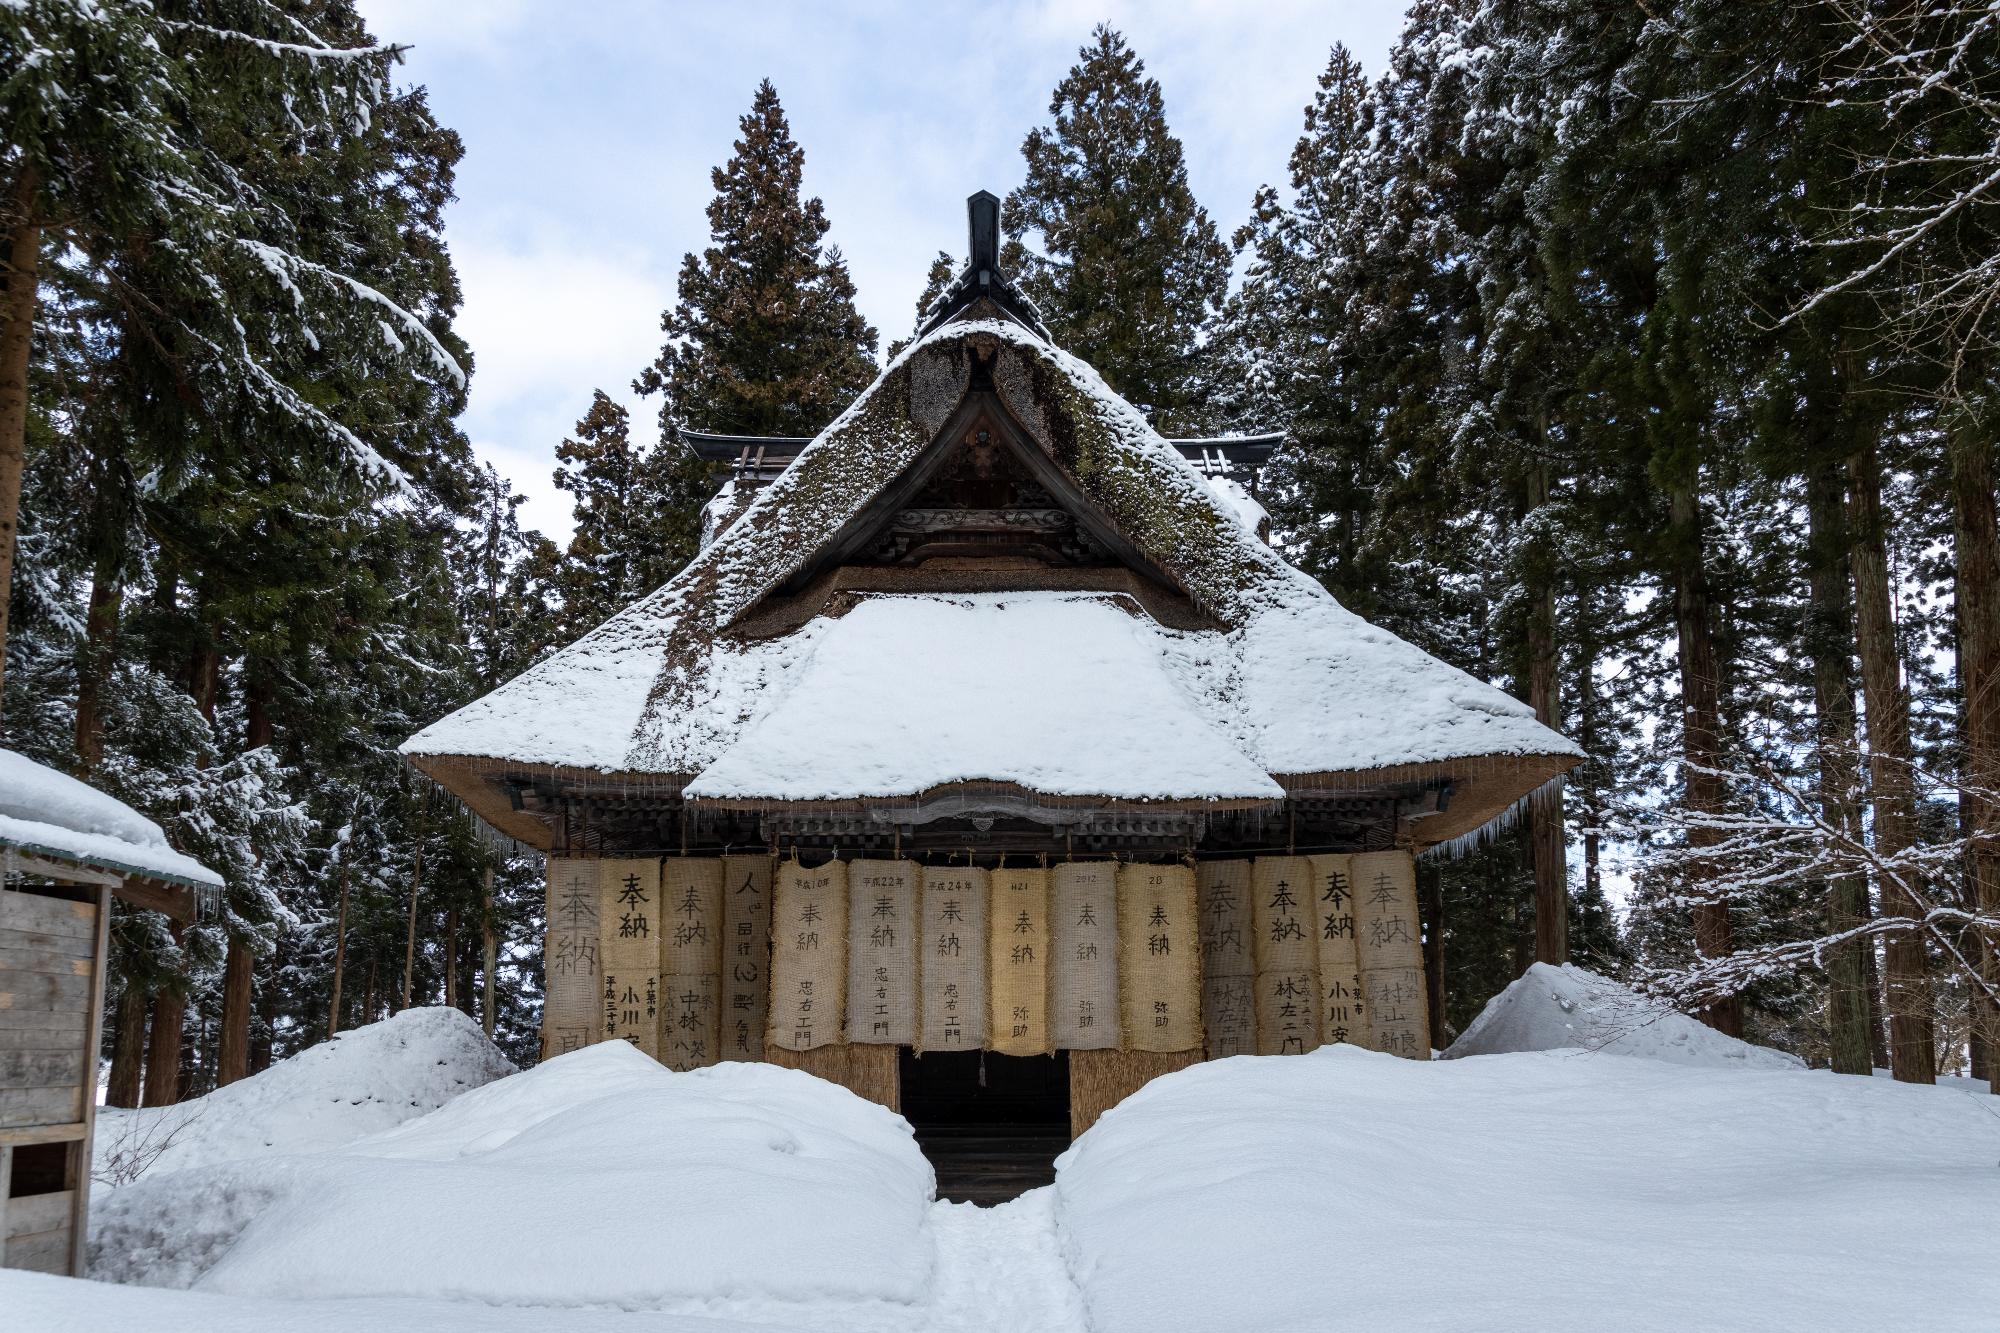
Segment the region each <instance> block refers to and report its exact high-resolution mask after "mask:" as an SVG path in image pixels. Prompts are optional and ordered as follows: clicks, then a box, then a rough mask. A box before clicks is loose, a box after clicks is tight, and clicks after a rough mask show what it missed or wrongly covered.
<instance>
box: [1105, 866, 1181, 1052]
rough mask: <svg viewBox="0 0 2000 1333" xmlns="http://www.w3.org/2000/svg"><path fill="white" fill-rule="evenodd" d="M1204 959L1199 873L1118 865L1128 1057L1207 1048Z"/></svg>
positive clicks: (1120, 964)
mask: <svg viewBox="0 0 2000 1333" xmlns="http://www.w3.org/2000/svg"><path fill="white" fill-rule="evenodd" d="M1200 953H1201V937H1200V931H1199V928H1198V927H1197V925H1196V922H1195V889H1194V871H1192V870H1190V869H1188V868H1187V867H1186V866H1157V865H1127V866H1120V867H1119V868H1118V982H1119V990H1120V996H1121V1005H1120V1007H1121V1009H1122V1011H1123V1015H1124V1022H1125V1047H1124V1048H1125V1049H1126V1050H1133V1051H1190V1050H1193V1049H1195V1048H1196V1047H1198V1046H1200V1045H1201V962H1200Z"/></svg>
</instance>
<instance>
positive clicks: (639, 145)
mask: <svg viewBox="0 0 2000 1333" xmlns="http://www.w3.org/2000/svg"><path fill="white" fill-rule="evenodd" d="M1405 3H1406V0H1267V2H1261V3H1251V2H1250V0H1241V2H1240V3H1232V0H1173V2H1171V3H1169V2H1168V0H1154V2H1152V3H1135V2H1130V0H1097V2H1096V3H1091V4H1082V3H1078V2H1077V0H1019V2H1018V3H1010V2H1009V0H989V3H986V4H979V5H972V4H963V5H955V4H945V3H941V2H940V0H930V3H888V2H886V0H883V2H879V3H854V4H826V3H812V4H807V3H791V2H790V0H733V2H732V3H718V4H706V3H704V4H694V3H671V4H670V3H660V2H657V0H655V2H652V3H648V2H646V0H361V8H362V10H363V12H364V13H365V14H366V15H367V17H368V19H369V23H370V25H371V27H372V28H373V29H374V31H375V34H376V36H377V37H378V38H380V39H382V40H385V41H393V42H396V43H399V44H407V45H409V46H410V47H411V50H410V52H409V54H408V56H407V58H406V63H405V65H404V68H403V78H404V79H406V80H407V81H409V82H412V83H420V84H423V85H424V86H426V87H428V88H429V89H430V94H431V104H432V107H433V108H434V110H435V112H436V114H437V116H438V119H439V120H440V121H442V122H443V123H444V124H446V125H448V126H450V127H451V128H453V129H455V130H457V131H458V132H459V134H460V135H461V136H463V138H464V140H465V149H466V152H465V160H464V162H463V163H461V165H460V167H459V175H458V193H459V202H458V203H457V204H455V205H454V206H453V207H452V210H451V212H450V215H449V222H448V239H449V241H450V243H451V246H452V250H453V253H454V255H455V256H456V258H457V262H458V270H459V275H460V277H461V278H462V280H463V282H464V284H465V298H466V299H465V309H464V312H463V314H462V315H461V317H460V322H459V328H460V331H461V332H462V333H463V334H464V336H465V337H466V339H467V341H468V342H470V343H471V345H472V350H473V354H474V357H475V358H476V361H477V370H476V373H475V375H474V377H473V388H472V404H471V407H470V409H469V410H468V412H467V413H466V417H465V427H466V429H467V431H468V432H469V434H470V435H471V437H472V440H473V442H474V444H475V445H476V446H477V447H478V449H479V451H480V453H481V454H482V455H483V456H484V457H486V458H487V459H489V460H491V461H492V462H493V464H494V465H495V466H496V467H498V468H499V469H500V471H501V473H502V474H503V475H505V476H507V477H510V478H511V479H512V480H513V482H514V485H515V488H516V489H517V490H518V491H520V492H521V493H522V494H524V495H526V496H527V497H528V503H527V505H526V506H525V508H524V517H525V519H526V521H527V522H528V523H529V524H530V525H532V526H535V527H539V528H541V529H542V530H543V531H545V532H548V533H550V534H551V535H553V536H556V537H559V538H562V537H567V535H568V533H569V530H570V516H569V505H568V501H567V497H565V496H563V495H562V494H561V493H560V492H558V491H557V490H556V489H555V488H554V486H553V485H552V483H551V482H550V474H551V472H552V471H553V469H554V466H555V446H556V444H557V443H558V442H559V441H560V440H561V439H562V438H563V436H564V435H565V434H566V433H567V432H568V430H569V429H570V427H571V426H572V425H573V423H574V422H575V420H576V418H577V417H578V416H580V415H581V414H582V412H583V409H584V408H585V407H586V406H587V405H588V403H589V401H590V394H591V390H593V389H595V388H603V389H604V390H605V391H606V392H608V393H611V394H613V395H615V396H617V397H619V398H621V399H623V400H624V401H626V402H627V403H630V404H634V408H635V410H634V413H633V416H634V424H635V426H636V427H639V428H640V430H641V431H642V432H643V433H644V434H645V435H646V437H647V438H651V435H652V432H653V423H652V417H653V414H654V412H655V411H656V405H655V404H653V403H647V404H638V403H637V402H636V400H635V399H634V398H633V395H632V394H631V391H630V390H631V380H632V377H633V375H634V374H635V373H636V372H637V371H638V370H639V369H640V368H641V367H642V366H644V365H645V364H646V363H647V362H649V361H650V360H651V359H652V358H653V356H654V355H655V354H656V352H657V351H658V348H659V317H660V312H661V310H662V309H663V308H664V307H665V306H667V305H669V304H671V302H672V300H673V295H674V275H675V273H676V271H677V270H678V269H679V267H680V260H681V256H682V255H683V254H684V253H686V252H687V251H689V250H692V249H697V248H699V247H700V246H701V245H703V244H704V243H705V242H706V240H707V219H706V217H705V215H704V213H703V209H704V208H705V206H706V205H707V202H708V199H709V197H710V193H711V191H710V186H709V178H708V174H709V170H710V168H712V167H714V166H716V165H718V164H720V163H721V162H723V161H725V160H726V159H727V158H728V157H729V154H730V144H731V142H732V141H733V140H734V138H735V136H736V132H737V124H736V122H737V118H738V117H739V116H741V115H742V114H743V112H744V111H745V110H747V109H748V108H749V104H750V96H751V93H752V91H753V90H754V89H755V87H756V85H757V81H758V80H759V79H763V78H769V79H770V80H771V81H772V82H773V83H775V84H776V85H777V88H778V93H779V96H780V98H781V99H782V100H783V102H784V105H785V111H786V113H787V115H788V116H789V118H790V120H791V124H792V132H793V134H794V136H795V137H796V138H797V139H798V141H799V143H800V144H801V146H803V147H804V149H805V154H806V168H805V178H806V188H807V190H808V191H809V192H810V193H812V194H815V195H818V196H819V197H820V198H821V199H823V200H824V201H825V202H826V211H827V216H828V218H829V219H830V220H831V221H832V224H833V231H832V236H831V239H832V240H833V241H834V242H836V243H837V244H839V246H840V247H841V249H842V250H843V251H845V253H846V255H847V259H848V264H849V266H850V268H851V269H852V270H853V274H854V280H855V283H856V285H857V286H858V288H859V289H860V304H861V309H862V312H863V313H864V314H865V315H866V316H867V317H868V318H869V320H870V321H871V322H873V323H874V324H875V326H876V327H877V328H878V329H879V330H881V331H882V334H883V342H884V344H885V345H886V344H887V342H888V341H889V339H890V338H893V337H896V336H899V335H901V334H902V333H904V332H906V331H907V329H908V326H909V324H910V322H911V319H912V315H913V312H914V308H915V304H916V298H917V294H918V292H919V291H921V290H922V287H923V279H924V272H925V270H926V269H927V268H928V267H929V264H930V259H931V256H932V255H934V254H935V253H936V252H937V251H938V250H940V249H946V250H950V251H951V252H952V253H953V254H959V253H961V252H962V251H963V249H964V239H965V237H964V231H965V222H964V200H965V196H966V195H968V194H970V193H972V192H973V191H974V190H978V189H988V190H992V191H993V192H994V193H995V194H999V195H1001V196H1003V197H1004V196H1005V195H1006V193H1007V191H1008V190H1009V189H1011V188H1013V187H1014V186H1015V185H1016V184H1018V183H1019V181H1020V175H1021V140H1022V138H1023V137H1024V136H1025V135H1026V134H1027V132H1028V130H1029V129H1030V128H1031V127H1033V126H1035V125H1038V124H1043V123H1045V122H1046V121H1047V118H1048V100H1049V94H1050V91H1051V90H1052V89H1053V88H1054V87H1055V84H1056V82H1057V80H1059V79H1060V78H1061V77H1062V76H1063V74H1064V72H1065V71H1066V70H1068V68H1069V67H1070V65H1071V64H1073V63H1074V62H1075V60H1076V54H1077V48H1078V46H1080V45H1081V44H1082V43H1083V42H1084V41H1085V40H1086V39H1087V38H1088V36H1089V34H1090V30H1091V28H1092V26H1093V25H1094V24H1096V23H1097V22H1099V21H1108V22H1110V23H1112V24H1113V25H1114V26H1116V27H1117V28H1119V29H1120V30H1121V31H1122V32H1124V34H1125V35H1126V37H1127V39H1128V40H1129V41H1130V42H1131V43H1132V45H1133V47H1134V48H1135V49H1136V50H1137V51H1138V53H1139V55H1140V56H1141V57H1142V58H1143V59H1144V60H1145V62H1146V66H1147V71H1148V72H1149V73H1150V74H1152V75H1153V76H1154V77H1156V78H1158V79H1159V80H1160V83H1161V85H1162V88H1163V89H1164V91H1165V94H1166V103H1167V117H1168V121H1169V123H1170V124H1171V125H1172V127H1173V129H1174V131H1175V132H1176V133H1177V134H1178V135H1179V136H1180V138H1181V141H1182V142H1183V143H1184V144H1185V145H1186V148H1187V157H1188V174H1189V177H1190V178H1191V180H1192V182H1193V185H1194V190H1195V194H1196V196H1197V197H1198V198H1199V199H1200V200H1201V201H1202V203H1203V204H1204V205H1206V206H1207V208H1208V210H1209V212H1210V214H1211V215H1212V216H1213V217H1214V218H1215V219H1216V222H1217V225H1218V226H1219V227H1221V228H1222V230H1223V232H1224V234H1225V235H1227V233H1228V232H1229V231H1230V230H1232V229H1233V228H1234V227H1235V226H1236V224H1237V223H1238V222H1240V221H1241V220H1242V219H1243V217H1244V216H1245V215H1246V214H1247V212H1248V209H1249V203H1250V199H1251V195H1252V193H1253V191H1254V190H1255V189H1256V187H1257V186H1258V185H1259V184H1260V183H1263V182H1266V181H1271V182H1280V181H1282V178H1283V176H1284V169H1285V157H1286V154H1287V153H1288V152H1289V151H1290V149H1291V145H1292V142H1293V141H1294V140H1295V139H1296V138H1297V137H1298V133H1299V126H1300V112H1301V109H1302V108H1303V107H1304V106H1305V104H1306V102H1307V101H1308V100H1309V99H1310V97H1311V95H1312V90H1313V84H1314V80H1315V79H1316V78H1317V77H1318V75H1319V72H1320V70H1321V69H1322V68H1323V67H1324V65H1325V63H1326V56H1327V51H1328V49H1329V48H1330V47H1331V46H1332V45H1333V43H1335V42H1337V41H1338V42H1344V43H1346V45H1347V46H1348V48H1349V49H1350V50H1352V51H1353V52H1354V53H1355V55H1356V56H1357V57H1358V58H1359V59H1360V60H1361V62H1362V64H1363V65H1364V66H1366V67H1367V68H1368V69H1369V70H1370V72H1371V73H1374V72H1379V71H1380V69H1381V67H1382V62H1383V59H1384V57H1385V56H1386V53H1387V52H1388V49H1389V46H1390V43H1391V42H1392V41H1393V40H1394V38H1395V34H1396V30H1397V28H1398V27H1399V25H1400V19H1401V13H1402V10H1403V8H1404V4H1405Z"/></svg>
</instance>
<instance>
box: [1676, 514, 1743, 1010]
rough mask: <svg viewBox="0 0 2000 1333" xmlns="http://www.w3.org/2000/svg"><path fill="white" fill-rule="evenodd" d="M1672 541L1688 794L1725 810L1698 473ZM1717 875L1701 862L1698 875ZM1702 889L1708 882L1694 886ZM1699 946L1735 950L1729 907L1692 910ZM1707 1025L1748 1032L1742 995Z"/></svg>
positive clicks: (1701, 804) (1704, 841)
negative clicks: (1720, 774)
mask: <svg viewBox="0 0 2000 1333" xmlns="http://www.w3.org/2000/svg"><path fill="white" fill-rule="evenodd" d="M1668 502H1669V506H1670V509H1669V523H1670V525H1671V526H1670V531H1669V543H1670V545H1671V547H1672V552H1673V565H1674V627H1675V630H1676V633H1677V640H1678V646H1679V658H1680V678H1681V758H1682V760H1683V761H1684V766H1683V770H1682V774H1683V775H1682V783H1683V799H1684V800H1685V801H1686V802H1687V808H1688V809H1689V810H1691V811H1694V812H1696V813H1700V814H1719V813H1721V812H1722V809H1723V806H1724V798H1725V796H1726V794H1727V793H1726V792H1725V791H1724V789H1723V784H1722V779H1721V778H1720V777H1719V776H1717V771H1718V770H1720V768H1721V766H1722V757H1723V756H1722V672H1721V668H1720V667H1719V665H1718V664H1717V660H1716V656H1715V618H1714V608H1713V606H1712V604H1711V596H1710V593H1709V587H1708V572H1707V568H1706V563H1705V559H1704V547H1703V543H1704V540H1705V534H1704V533H1703V531H1702V516H1701V496H1700V493H1699V491H1698V490H1697V478H1696V477H1695V476H1694V475H1688V476H1686V477H1684V478H1683V479H1682V480H1681V482H1680V484H1678V485H1676V486H1675V487H1674V488H1673V489H1672V490H1671V492H1670V493H1669V496H1668ZM1715 841H1716V835H1715V833H1714V832H1713V831H1711V830H1706V829H1695V830H1693V831H1692V832H1690V833H1689V834H1688V842H1689V844H1690V845H1692V846H1694V847H1704V846H1712V845H1714V843H1715ZM1714 876H1715V872H1714V870H1713V869H1712V868H1710V867H1708V866H1706V865H1703V866H1701V867H1700V868H1699V869H1698V871H1697V877H1698V879H1700V880H1713V878H1714ZM1691 887H1692V888H1693V889H1695V890H1696V891H1699V890H1702V889H1704V888H1707V887H1710V886H1709V885H1708V884H1704V883H1696V884H1694V885H1692V886H1691ZM1693 916H1694V943H1695V949H1696V951H1697V952H1699V953H1700V954H1701V955H1702V957H1704V958H1722V957H1725V956H1727V955H1728V954H1729V953H1730V952H1731V951H1732V950H1733V949H1734V947H1735V940H1734V933H1733V931H1732V929H1731V926H1730V921H1729V905H1728V904H1727V903H1724V902H1712V903H1700V904H1698V905H1697V906H1696V907H1695V909H1694V913H1693ZM1698 1016H1699V1017H1700V1019H1701V1021H1702V1022H1704V1023H1706V1024H1708V1025H1709V1026H1710V1027H1712V1028H1714V1029H1715V1030H1716V1031H1718V1032H1723V1033H1727V1034H1728V1035H1729V1036H1732V1037H1740V1036H1742V1035H1743V1002H1742V1000H1741V999H1740V998H1738V997H1737V996H1734V995H1732V996H1730V997H1728V998H1727V999H1723V1000H1718V1001H1716V1002H1715V1003H1714V1004H1713V1005H1710V1006H1709V1007H1708V1008H1706V1009H1704V1010H1703V1011H1702V1012H1701V1014H1700V1015H1698Z"/></svg>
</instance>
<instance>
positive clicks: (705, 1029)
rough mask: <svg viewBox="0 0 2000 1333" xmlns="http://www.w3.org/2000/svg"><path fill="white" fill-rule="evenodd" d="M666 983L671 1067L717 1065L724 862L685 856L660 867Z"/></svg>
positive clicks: (664, 1043) (664, 1037)
mask: <svg viewBox="0 0 2000 1333" xmlns="http://www.w3.org/2000/svg"><path fill="white" fill-rule="evenodd" d="M660 907H661V926H660V931H661V939H660V985H661V987H662V990H663V993H664V994H665V996H666V1022H665V1024H664V1027H663V1029H662V1031H661V1035H660V1044H661V1047H662V1049H663V1051H664V1052H665V1055H664V1059H663V1061H662V1063H664V1064H665V1065H666V1066H667V1068H669V1069H699V1068H701V1067H702V1066H703V1065H712V1064H714V1063H715V1059H716V1047H717V1046H718V1045H719V1044H720V1042H721V1035H722V1027H721V1023H722V1014H721V1012H720V1006H719V1005H718V1004H717V1002H716V1001H717V996H718V995H719V994H720V993H721V989H722V862H720V861H717V860H715V859H714V858H712V857H705V856H700V857H687V856H680V857H674V858H671V859H669V860H668V861H667V862H666V863H665V864H664V865H663V866H661V868H660Z"/></svg>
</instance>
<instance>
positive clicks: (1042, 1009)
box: [986, 866, 1052, 1055]
mask: <svg viewBox="0 0 2000 1333" xmlns="http://www.w3.org/2000/svg"><path fill="white" fill-rule="evenodd" d="M991 901H992V909H993V910H992V914H991V915H990V916H989V917H988V921H989V925H988V927H987V936H986V939H987V952H988V957H989V958H990V959H991V960H992V967H991V977H992V982H991V994H990V995H989V997H988V999H987V1009H988V1014H987V1027H988V1030H989V1031H990V1033H991V1034H992V1035H991V1037H990V1039H989V1041H988V1043H987V1044H988V1045H990V1046H991V1047H992V1048H993V1049H994V1050H996V1051H998V1052H1000V1053H1001V1054H1002V1055H1046V1054H1047V1053H1048V1052H1049V1051H1050V1050H1051V1049H1052V1047H1051V1046H1050V1045H1049V872H1048V871H1046V870H1009V869H1007V868H1006V867H1005V866H1002V867H1001V868H1000V869H998V870H996V871H994V872H993V878H992V895H991Z"/></svg>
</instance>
